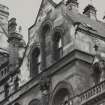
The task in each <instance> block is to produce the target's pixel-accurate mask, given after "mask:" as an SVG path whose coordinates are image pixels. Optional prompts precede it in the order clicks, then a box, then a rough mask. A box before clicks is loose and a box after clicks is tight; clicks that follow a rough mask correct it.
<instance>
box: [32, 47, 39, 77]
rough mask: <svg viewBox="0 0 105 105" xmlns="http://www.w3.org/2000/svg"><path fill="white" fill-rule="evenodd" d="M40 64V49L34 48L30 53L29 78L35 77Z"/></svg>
mask: <svg viewBox="0 0 105 105" xmlns="http://www.w3.org/2000/svg"><path fill="white" fill-rule="evenodd" d="M40 63H41V56H40V49H39V48H38V47H36V48H34V49H33V51H32V53H31V62H30V69H31V73H30V75H31V77H34V76H36V75H37V74H38V73H39V72H40Z"/></svg>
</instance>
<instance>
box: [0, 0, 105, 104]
mask: <svg viewBox="0 0 105 105" xmlns="http://www.w3.org/2000/svg"><path fill="white" fill-rule="evenodd" d="M78 6H79V4H78V1H77V0H66V1H64V0H63V1H61V2H60V3H58V4H56V3H55V2H54V1H52V0H42V3H41V6H40V9H39V12H38V16H37V18H36V21H35V23H34V24H33V25H32V26H31V27H30V28H29V36H28V38H29V40H28V43H27V46H26V47H25V51H24V54H23V56H22V61H21V63H19V59H18V58H19V56H18V54H17V52H18V51H19V49H20V42H23V41H21V40H22V38H21V37H20V36H21V35H19V34H17V33H16V32H14V31H13V32H11V31H9V34H8V42H9V48H11V49H13V48H14V50H13V51H12V52H11V50H9V51H10V52H9V54H11V53H13V54H12V55H11V56H10V55H9V56H10V57H9V60H10V61H11V63H10V65H12V67H14V68H10V70H13V71H14V72H13V73H12V72H11V76H10V75H9V76H8V77H9V79H11V78H10V77H12V78H13V77H14V79H12V81H15V80H16V82H13V86H14V87H15V88H14V91H13V92H11V91H10V86H11V85H10V84H9V83H8V82H6V83H7V84H5V85H3V83H4V82H3V83H2V85H1V87H2V88H3V86H5V88H4V92H3V93H2V94H1V95H0V97H2V98H0V99H1V100H0V105H88V104H94V105H104V104H105V99H104V96H105V35H104V34H105V23H103V22H102V21H99V20H98V19H97V11H96V9H95V7H94V6H93V5H91V4H89V5H87V6H86V8H85V9H84V12H83V14H81V13H79V10H78ZM15 27H16V23H15V19H12V20H10V22H9V28H8V29H10V30H11V29H13V30H14V28H15ZM17 36H18V37H17ZM16 42H18V43H16ZM14 46H15V47H14ZM22 48H23V47H22ZM22 51H23V50H22ZM14 54H16V55H14ZM6 58H7V57H6ZM17 59H18V60H17ZM14 61H15V62H14ZM10 67H11V66H10ZM17 71H19V72H17ZM12 74H14V75H12ZM6 77H7V76H6ZM16 77H17V79H16ZM3 80H4V79H3ZM7 80H8V79H7ZM17 81H18V82H17ZM7 87H8V88H7ZM12 90H13V89H12Z"/></svg>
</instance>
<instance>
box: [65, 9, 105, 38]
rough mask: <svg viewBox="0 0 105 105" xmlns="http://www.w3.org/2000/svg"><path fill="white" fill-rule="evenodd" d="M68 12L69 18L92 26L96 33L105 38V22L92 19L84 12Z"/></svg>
mask: <svg viewBox="0 0 105 105" xmlns="http://www.w3.org/2000/svg"><path fill="white" fill-rule="evenodd" d="M67 14H68V15H67V16H69V18H70V19H72V21H73V22H80V23H81V24H85V25H87V26H90V27H92V29H93V30H96V31H94V32H95V34H98V35H100V36H102V37H104V38H105V23H103V22H101V21H98V20H93V19H90V18H89V17H87V16H86V15H84V14H80V13H74V12H72V11H69V12H68V13H67Z"/></svg>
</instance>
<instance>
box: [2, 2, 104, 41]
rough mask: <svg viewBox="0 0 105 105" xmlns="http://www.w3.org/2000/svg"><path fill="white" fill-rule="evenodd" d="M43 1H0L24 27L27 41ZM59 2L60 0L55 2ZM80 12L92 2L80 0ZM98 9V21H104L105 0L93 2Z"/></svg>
mask: <svg viewBox="0 0 105 105" xmlns="http://www.w3.org/2000/svg"><path fill="white" fill-rule="evenodd" d="M41 1H42V0H0V3H1V4H4V5H6V6H8V7H9V12H10V17H9V18H11V17H16V18H17V21H18V24H19V25H21V26H22V31H23V34H24V37H25V39H26V40H27V36H28V35H27V31H28V28H29V27H30V26H31V25H32V24H33V23H34V21H35V18H36V16H37V13H38V10H39V7H40V4H41ZM54 1H56V2H59V1H60V0H54ZM78 1H79V9H80V11H82V10H83V8H84V7H85V6H86V5H87V4H88V3H90V1H91V0H78ZM92 3H93V5H94V6H95V7H96V10H97V15H98V19H100V20H101V19H102V18H103V15H104V14H105V0H93V2H92Z"/></svg>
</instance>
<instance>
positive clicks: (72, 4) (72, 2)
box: [66, 0, 78, 12]
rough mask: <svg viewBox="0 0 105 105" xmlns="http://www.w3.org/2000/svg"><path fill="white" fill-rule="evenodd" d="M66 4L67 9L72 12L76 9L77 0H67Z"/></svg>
mask: <svg viewBox="0 0 105 105" xmlns="http://www.w3.org/2000/svg"><path fill="white" fill-rule="evenodd" d="M66 6H67V8H68V9H69V10H72V11H73V12H77V11H78V2H77V0H67V1H66Z"/></svg>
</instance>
